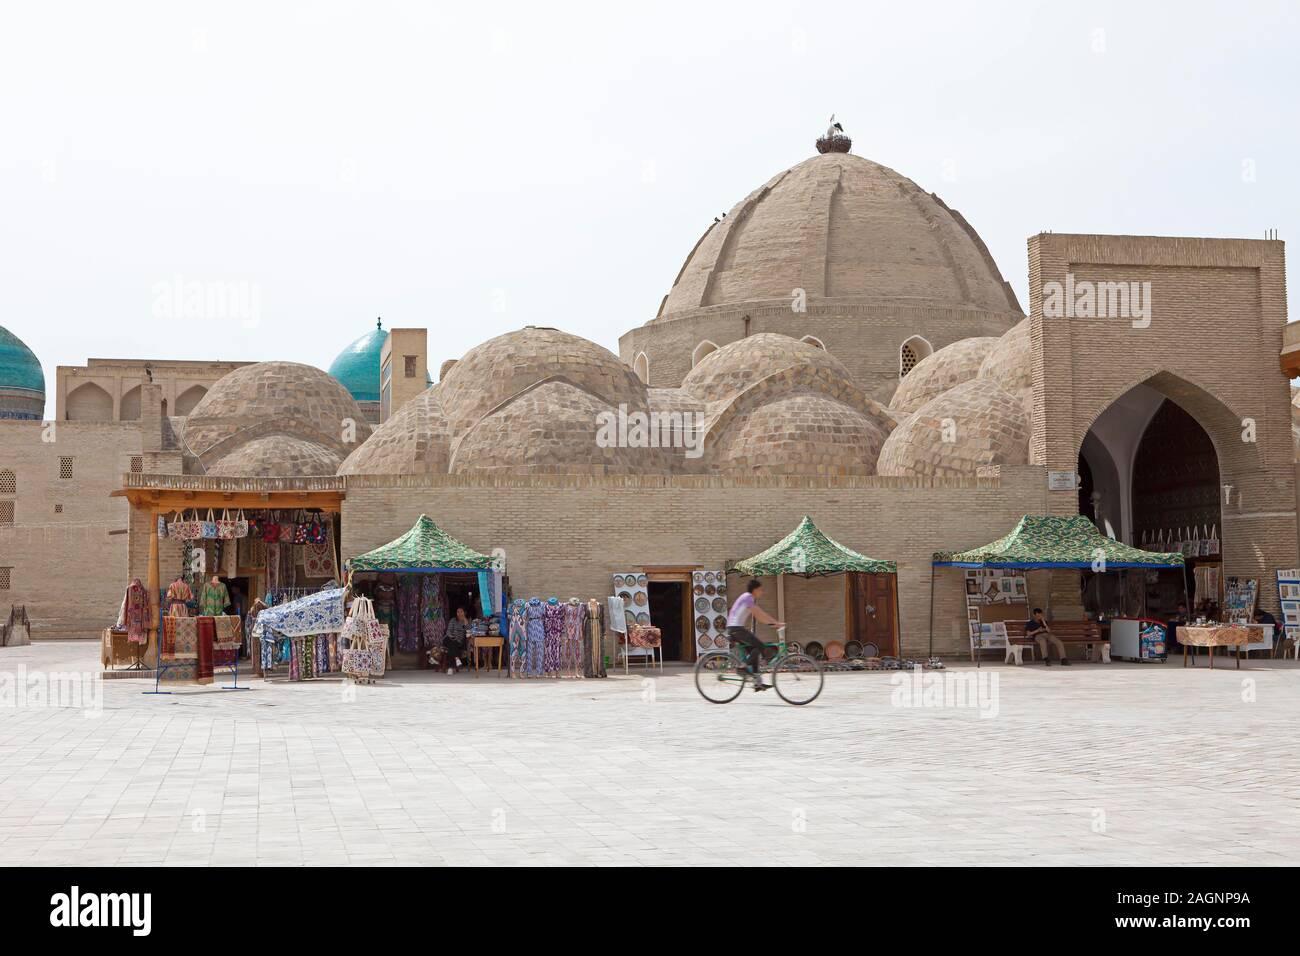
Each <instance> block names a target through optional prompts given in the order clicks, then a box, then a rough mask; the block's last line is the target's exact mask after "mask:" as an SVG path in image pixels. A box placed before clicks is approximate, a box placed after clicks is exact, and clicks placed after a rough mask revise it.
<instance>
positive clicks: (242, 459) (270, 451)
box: [207, 435, 339, 478]
mask: <svg viewBox="0 0 1300 956" xmlns="http://www.w3.org/2000/svg"><path fill="white" fill-rule="evenodd" d="M338 467H339V456H338V455H337V454H336V453H334V452H333V451H331V450H330V449H328V448H325V447H323V446H321V445H318V444H316V443H315V442H310V441H305V440H303V439H301V438H294V437H293V436H292V435H265V436H263V437H261V438H255V439H253V440H252V441H250V442H248V443H246V444H244V445H240V446H239V448H237V449H235V450H234V451H232V452H230V454H228V455H225V456H223V457H221V458H220V459H218V460H217V461H216V462H215V463H214V464H212V465H211V466H209V468H208V472H207V473H208V474H210V475H219V476H221V477H223V478H314V477H320V476H325V475H332V474H334V473H335V472H336V471H337V470H338Z"/></svg>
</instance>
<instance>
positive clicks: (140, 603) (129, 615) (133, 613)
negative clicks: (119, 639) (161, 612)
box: [122, 578, 150, 644]
mask: <svg viewBox="0 0 1300 956" xmlns="http://www.w3.org/2000/svg"><path fill="white" fill-rule="evenodd" d="M125 607H126V610H125V612H124V613H123V615H122V616H123V618H124V621H123V623H125V624H126V639H127V640H128V641H130V642H131V643H133V644H144V643H146V642H148V640H149V632H148V627H149V618H150V614H149V591H148V589H146V588H145V586H144V585H143V584H141V583H140V579H139V578H135V579H133V580H132V581H131V583H130V584H129V585H128V586H127V589H126V599H125Z"/></svg>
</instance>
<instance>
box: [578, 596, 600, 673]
mask: <svg viewBox="0 0 1300 956" xmlns="http://www.w3.org/2000/svg"><path fill="white" fill-rule="evenodd" d="M601 610H602V607H601V603H600V602H599V601H597V600H595V599H594V598H593V599H592V600H590V601H588V602H587V639H586V641H584V642H583V668H582V673H583V675H584V676H586V677H604V676H605V651H604V641H605V629H604V626H603V624H602V622H601Z"/></svg>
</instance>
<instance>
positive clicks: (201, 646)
mask: <svg viewBox="0 0 1300 956" xmlns="http://www.w3.org/2000/svg"><path fill="white" fill-rule="evenodd" d="M192 620H193V621H194V623H195V625H196V635H195V638H196V640H195V643H196V644H197V651H198V655H197V661H198V666H197V667H196V668H195V669H194V679H195V680H196V681H198V682H199V683H200V684H211V683H212V643H213V640H214V639H215V638H216V636H217V628H216V625H215V624H214V623H213V619H212V618H210V617H196V618H193V619H192Z"/></svg>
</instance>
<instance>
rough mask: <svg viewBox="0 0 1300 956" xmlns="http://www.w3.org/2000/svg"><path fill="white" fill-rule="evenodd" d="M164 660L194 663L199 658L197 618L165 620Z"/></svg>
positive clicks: (162, 649) (162, 654) (162, 651)
mask: <svg viewBox="0 0 1300 956" xmlns="http://www.w3.org/2000/svg"><path fill="white" fill-rule="evenodd" d="M161 656H162V658H163V660H176V661H192V660H197V659H198V656H199V619H198V618H197V617H165V618H163V640H162V647H161Z"/></svg>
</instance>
